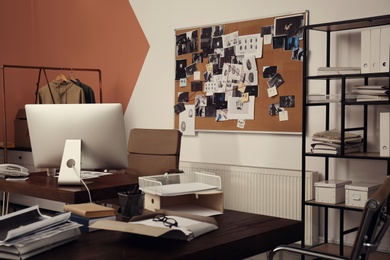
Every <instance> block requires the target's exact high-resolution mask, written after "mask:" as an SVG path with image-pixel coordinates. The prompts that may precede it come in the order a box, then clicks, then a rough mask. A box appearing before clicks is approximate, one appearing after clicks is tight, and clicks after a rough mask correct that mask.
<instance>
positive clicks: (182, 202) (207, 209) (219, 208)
mask: <svg viewBox="0 0 390 260" xmlns="http://www.w3.org/2000/svg"><path fill="white" fill-rule="evenodd" d="M145 209H148V210H151V211H156V210H171V211H175V212H185V213H190V214H194V215H200V216H213V215H218V214H222V213H223V192H222V191H218V190H212V191H204V192H196V193H191V194H183V195H175V196H161V195H158V194H150V193H145Z"/></svg>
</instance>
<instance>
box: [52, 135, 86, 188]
mask: <svg viewBox="0 0 390 260" xmlns="http://www.w3.org/2000/svg"><path fill="white" fill-rule="evenodd" d="M80 176H81V140H80V139H72V140H70V139H68V140H66V142H65V147H64V153H63V154H62V160H61V167H60V172H59V175H58V184H59V185H82V182H81V177H80Z"/></svg>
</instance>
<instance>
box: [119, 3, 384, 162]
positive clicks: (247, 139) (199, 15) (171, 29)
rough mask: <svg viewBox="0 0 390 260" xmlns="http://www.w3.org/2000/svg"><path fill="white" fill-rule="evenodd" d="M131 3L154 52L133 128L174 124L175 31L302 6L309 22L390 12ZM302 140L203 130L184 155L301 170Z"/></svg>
mask: <svg viewBox="0 0 390 260" xmlns="http://www.w3.org/2000/svg"><path fill="white" fill-rule="evenodd" d="M130 4H131V6H132V7H133V9H134V12H135V14H136V16H137V18H138V20H139V22H140V24H141V26H142V28H143V30H144V33H145V35H146V37H147V39H148V41H149V44H150V50H149V53H148V56H147V58H146V60H145V63H144V66H143V69H142V72H141V75H140V77H139V79H138V82H137V85H136V89H135V90H134V93H133V95H132V98H131V100H130V102H129V105H128V109H127V111H126V123H127V127H128V128H129V129H130V128H133V127H152V128H173V127H174V113H173V106H174V104H175V100H174V75H175V67H174V65H175V57H174V48H175V36H174V35H175V29H180V28H186V27H194V26H201V25H208V24H218V23H227V22H232V21H240V20H248V19H256V18H262V17H269V16H274V15H280V14H285V13H293V12H301V11H304V10H309V22H310V23H311V24H314V23H322V22H329V21H335V20H344V19H355V18H361V17H366V16H377V15H384V14H388V13H390V1H388V0H376V1H375V5H374V4H373V3H372V2H371V1H366V0H358V1H356V0H348V1H346V0H344V1H337V0H330V1H311V0H305V1H281V0H276V1H275V0H274V1H259V0H243V1H226V0H214V1H206V0H199V1H185V0H184V1H183V0H164V1H159V0H143V1H137V0H130ZM352 6H354V8H351V7H352ZM352 9H353V10H354V11H352ZM300 143H301V140H300V136H299V135H274V134H244V133H211V132H199V133H198V134H197V136H195V137H184V138H183V143H182V154H181V159H182V160H184V161H194V162H210V163H230V164H237V165H249V166H263V167H281V168H290V169H300V168H301V159H300V158H301V155H300V154H301V145H300Z"/></svg>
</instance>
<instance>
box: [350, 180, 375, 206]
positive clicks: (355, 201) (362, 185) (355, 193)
mask: <svg viewBox="0 0 390 260" xmlns="http://www.w3.org/2000/svg"><path fill="white" fill-rule="evenodd" d="M379 186H380V184H377V183H368V182H356V183H352V184H349V185H345V204H346V205H348V206H356V207H362V208H363V207H364V205H365V204H366V201H367V200H368V199H369V198H370V197H371V196H372V195H373V194H374V193H375V191H377V190H378V188H379Z"/></svg>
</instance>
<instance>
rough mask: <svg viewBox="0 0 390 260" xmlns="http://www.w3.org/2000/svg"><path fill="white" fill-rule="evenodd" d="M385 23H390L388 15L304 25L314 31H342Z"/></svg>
mask: <svg viewBox="0 0 390 260" xmlns="http://www.w3.org/2000/svg"><path fill="white" fill-rule="evenodd" d="M387 24H390V15H383V16H376V17H367V18H361V19H353V20H346V21H338V22H332V23H321V24H312V25H308V26H306V28H307V29H311V30H316V31H324V32H336V31H343V30H353V29H362V28H368V27H375V26H382V25H387Z"/></svg>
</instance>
